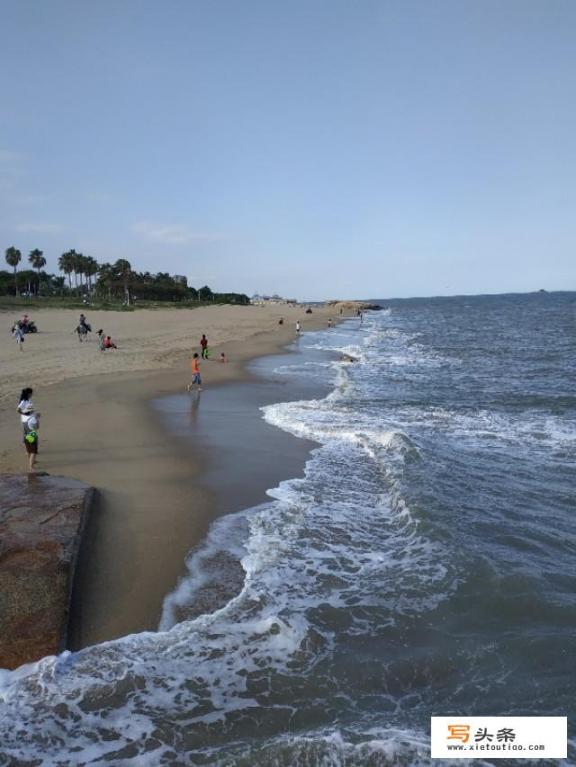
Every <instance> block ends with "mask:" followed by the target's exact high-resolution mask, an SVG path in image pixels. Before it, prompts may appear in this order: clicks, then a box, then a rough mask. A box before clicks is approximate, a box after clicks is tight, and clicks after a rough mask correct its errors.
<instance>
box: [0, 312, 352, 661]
mask: <svg viewBox="0 0 576 767" xmlns="http://www.w3.org/2000/svg"><path fill="white" fill-rule="evenodd" d="M86 313H87V315H88V320H89V321H90V322H91V324H92V328H93V329H94V330H96V329H97V328H99V327H103V328H104V330H105V331H106V332H107V333H110V335H111V336H112V338H113V339H114V340H115V341H116V343H117V344H118V346H119V348H118V349H117V350H110V351H106V352H104V353H101V352H99V351H98V346H97V342H96V339H95V334H92V337H91V340H90V341H88V342H86V343H82V344H81V343H79V342H78V340H77V338H76V335H75V334H74V333H73V330H74V327H75V325H76V323H77V317H78V312H76V311H72V310H45V311H39V312H37V313H35V314H34V316H33V319H34V320H35V321H36V323H37V325H38V327H39V330H40V332H39V333H38V334H35V335H29V336H27V337H26V341H25V344H24V347H25V348H24V351H23V352H19V351H18V350H17V348H16V344H15V342H14V340H13V339H12V337H11V336H10V334H9V333H5V334H3V335H2V336H1V338H0V365H1V366H2V371H3V375H2V378H1V381H0V413H1V415H2V418H1V420H0V446H1V451H0V470H2V471H8V472H19V471H25V469H26V459H25V453H24V450H23V448H22V445H21V440H20V424H19V419H18V416H17V414H16V412H15V409H16V404H17V400H18V395H19V393H20V390H21V389H22V388H23V387H24V386H32V387H33V388H34V401H35V404H36V407H37V408H38V410H40V411H41V413H42V424H41V432H40V434H41V436H40V439H41V442H40V445H41V448H40V455H39V460H38V465H37V468H38V470H39V471H47V472H49V473H50V474H62V475H66V476H70V477H74V478H78V479H81V480H83V481H84V482H87V483H89V484H91V485H92V486H94V487H95V488H97V490H98V498H99V500H98V503H97V506H96V509H95V511H94V514H93V515H92V519H91V521H90V523H89V526H88V529H87V531H86V537H85V542H84V546H83V549H82V552H81V557H80V563H79V573H78V581H77V589H76V594H75V599H74V612H73V621H72V635H71V642H72V646H73V647H80V646H86V645H88V644H93V643H95V642H99V641H103V640H106V639H111V638H114V637H117V636H121V635H123V634H126V633H131V632H135V631H142V630H154V629H156V628H157V625H158V620H159V616H160V610H161V605H162V600H163V598H164V596H165V595H166V594H167V593H168V592H169V591H170V590H171V589H172V588H173V587H174V585H175V584H176V582H177V580H178V578H179V576H180V575H181V574H182V572H183V566H184V558H185V556H186V553H187V552H188V551H189V550H190V549H191V548H192V547H193V546H194V545H196V544H197V543H198V542H199V540H201V538H202V537H203V535H204V534H205V532H206V530H207V528H208V526H209V524H210V521H211V519H212V518H213V514H214V510H213V499H212V498H211V496H210V492H208V491H207V490H206V489H203V488H201V487H199V486H198V485H197V483H196V482H195V478H197V475H198V472H199V471H201V470H202V465H201V464H202V458H201V455H200V452H199V451H197V454H195V453H194V451H191V450H190V449H183V446H182V444H181V443H179V441H178V440H177V439H175V438H173V437H171V436H170V435H169V434H168V433H167V432H166V430H165V428H164V427H163V425H162V423H161V422H160V419H159V417H158V415H157V414H156V413H155V412H154V411H153V409H152V408H151V406H150V400H152V399H153V398H156V397H158V396H162V395H163V394H171V393H174V392H177V391H182V390H183V389H184V388H185V386H186V384H187V382H188V380H189V378H190V375H189V370H190V369H189V359H190V357H191V354H192V353H193V352H194V351H195V350H198V343H199V339H200V336H201V334H202V333H206V334H207V336H208V339H209V341H210V347H211V351H212V359H211V360H209V361H206V362H204V363H203V367H202V374H203V378H204V384H205V386H206V387H212V386H215V385H217V384H220V383H223V382H225V381H232V380H235V379H237V380H239V379H242V378H244V379H246V378H247V377H248V376H247V374H246V372H245V370H244V366H245V364H246V363H247V362H248V361H249V360H251V359H253V358H254V357H257V356H260V355H266V354H271V353H274V352H276V351H278V350H280V349H281V348H282V347H283V346H285V345H286V344H287V343H288V342H289V341H290V340H291V339H292V338H293V337H294V336H295V335H296V330H295V323H296V320H299V321H300V322H301V324H302V329H303V330H304V331H305V330H307V329H312V328H315V327H324V326H325V325H326V323H327V318H328V317H332V318H333V319H336V317H338V315H339V310H338V309H337V308H336V309H335V308H334V307H330V308H318V309H315V310H314V314H312V315H306V314H305V313H304V310H303V309H302V308H291V307H287V306H280V305H278V306H266V307H232V306H215V307H209V308H201V309H194V310H176V309H169V310H166V309H159V310H147V311H135V312H90V311H87V312H86ZM347 313H348V314H351V313H352V312H351V311H349V312H347ZM2 316H3V318H4V320H5V325H6V326H7V327H9V326H10V323H11V321H12V320H13V317H12V315H11V314H7V313H3V314H2ZM281 316H282V317H284V320H285V323H284V325H282V326H280V325H278V320H279V318H280V317H281ZM221 351H224V352H225V353H226V355H227V358H228V360H229V362H228V363H227V364H221V363H220V362H219V361H218V357H219V354H220V352H221Z"/></svg>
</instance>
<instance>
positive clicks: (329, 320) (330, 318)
mask: <svg viewBox="0 0 576 767" xmlns="http://www.w3.org/2000/svg"><path fill="white" fill-rule="evenodd" d="M328 327H329V328H331V327H332V317H329V318H328Z"/></svg>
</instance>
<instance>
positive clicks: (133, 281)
mask: <svg viewBox="0 0 576 767" xmlns="http://www.w3.org/2000/svg"><path fill="white" fill-rule="evenodd" d="M5 259H6V263H7V264H8V266H11V267H12V270H13V274H12V275H10V273H9V272H7V271H0V295H14V296H19V295H21V294H22V293H24V294H25V295H27V296H31V295H34V296H41V295H51V296H58V295H60V296H79V297H85V298H93V297H96V298H99V299H102V300H105V301H109V302H111V303H112V302H115V301H121V302H122V303H123V304H125V305H127V306H129V305H130V304H131V303H132V302H133V301H138V300H145V301H150V300H151V301H203V302H206V301H213V302H215V303H234V304H249V303H250V299H249V298H248V296H247V295H245V294H244V293H214V292H213V291H212V290H211V289H210V288H209V287H208V286H207V285H204V287H202V288H199V289H196V288H194V287H192V286H190V285H188V280H187V279H186V277H184V276H180V275H170V274H168V272H157V273H156V274H151V273H150V272H138V271H135V270H134V269H132V265H131V264H130V262H129V261H127V260H126V259H123V258H120V259H118V260H117V261H115V262H114V263H113V264H109V263H103V264H99V263H98V262H97V261H96V259H95V258H93V257H92V256H85V255H83V254H82V253H77V252H76V250H74V249H72V250H68V251H66V253H62V255H61V256H60V257H59V259H58V268H59V269H60V271H61V272H62V273H63V275H64V276H63V277H60V276H56V275H53V274H47V273H46V272H45V271H43V269H44V267H45V266H46V259H45V258H44V254H43V252H42V251H41V250H39V249H37V248H35V249H34V250H32V251H30V253H29V255H28V262H29V263H30V265H31V267H32V269H28V270H21V271H20V272H19V271H18V266H19V264H20V263H21V261H22V254H21V252H20V251H19V250H18V249H17V248H15V247H14V246H12V247H10V248H7V250H6V254H5ZM72 279H74V282H73V281H72ZM66 283H67V284H66Z"/></svg>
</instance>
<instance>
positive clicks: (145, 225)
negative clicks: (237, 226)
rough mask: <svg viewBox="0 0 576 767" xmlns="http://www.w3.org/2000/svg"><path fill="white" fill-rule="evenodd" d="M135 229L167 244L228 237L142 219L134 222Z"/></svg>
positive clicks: (140, 233) (209, 240)
mask: <svg viewBox="0 0 576 767" xmlns="http://www.w3.org/2000/svg"><path fill="white" fill-rule="evenodd" d="M132 229H133V231H134V232H135V233H136V234H138V235H139V236H141V237H144V238H145V239H147V240H152V241H154V242H162V243H164V244H166V245H189V244H191V243H195V242H196V243H210V242H220V241H222V240H225V239H227V237H226V235H223V234H218V233H208V232H193V231H191V230H190V229H188V228H186V227H185V226H170V225H161V224H152V223H150V222H149V221H140V222H138V223H137V224H134V226H133V227H132Z"/></svg>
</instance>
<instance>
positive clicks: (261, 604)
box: [0, 293, 576, 767]
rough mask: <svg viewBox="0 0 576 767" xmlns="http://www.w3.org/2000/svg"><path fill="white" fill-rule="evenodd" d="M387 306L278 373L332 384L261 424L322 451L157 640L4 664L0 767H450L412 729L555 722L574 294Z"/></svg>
mask: <svg viewBox="0 0 576 767" xmlns="http://www.w3.org/2000/svg"><path fill="white" fill-rule="evenodd" d="M386 306H387V308H386V309H385V310H384V311H382V312H372V313H368V314H367V315H365V318H364V322H363V324H362V325H361V324H360V323H359V321H358V320H357V319H352V320H347V321H345V322H343V323H342V324H341V325H339V326H338V327H337V328H333V329H332V330H324V331H321V332H316V333H308V334H304V335H303V336H302V337H301V338H300V339H299V341H298V345H299V346H300V348H301V349H302V347H305V354H298V353H296V354H293V355H292V356H291V357H289V358H285V357H284V358H282V361H281V363H279V364H277V365H276V366H275V367H274V371H273V373H274V375H275V376H278V377H282V378H283V379H285V380H286V382H287V384H288V386H289V385H290V382H291V381H294V382H296V381H301V380H302V379H310V380H312V379H314V380H316V381H318V382H319V383H320V384H321V385H322V387H326V386H329V394H328V395H327V396H324V397H321V398H319V399H305V400H300V401H291V402H279V403H276V404H270V405H267V406H265V407H264V408H263V410H262V414H261V417H262V418H264V419H266V421H267V422H268V423H270V424H272V425H274V426H275V427H277V428H279V429H282V430H284V431H287V432H289V433H291V434H293V435H295V436H296V437H300V438H306V439H312V440H314V441H315V442H316V443H317V445H318V446H317V447H316V448H315V449H314V450H313V451H312V453H311V454H310V456H309V459H308V461H307V463H306V469H305V474H304V476H303V477H299V478H297V479H290V478H286V480H285V481H283V482H281V483H280V484H279V485H278V486H277V487H274V488H271V489H270V490H269V491H268V496H269V500H268V501H266V502H265V503H263V504H261V505H259V506H256V507H253V508H249V509H243V510H241V511H239V512H237V513H234V514H229V515H227V516H224V517H222V518H220V519H219V520H217V521H216V522H215V523H214V525H213V527H212V529H211V531H210V533H209V536H208V538H207V539H206V541H205V542H204V544H203V545H202V546H201V547H200V548H199V549H198V550H196V551H195V552H193V553H192V554H191V555H190V557H189V559H188V562H187V567H188V576H187V577H186V578H184V579H183V580H182V582H181V583H180V585H179V587H178V588H177V589H176V591H175V592H174V593H172V594H170V595H168V596H167V599H166V601H165V606H164V613H163V616H162V623H161V630H160V631H159V632H158V633H146V634H139V635H133V636H130V637H126V638H124V639H120V640H116V641H114V642H109V643H106V644H103V645H98V646H95V647H92V648H88V649H86V650H84V651H82V652H79V653H75V654H70V653H64V654H62V655H61V656H59V657H57V658H47V659H45V660H43V661H41V662H40V663H38V664H34V665H31V666H28V667H22V668H21V669H19V670H17V671H15V672H11V673H9V672H0V700H1V701H2V709H1V711H0V765H69V764H71V765H84V764H103V765H105V764H113V765H132V764H136V765H222V766H227V765H230V766H232V765H238V767H243V766H244V765H245V766H246V767H249V766H250V767H251V766H252V765H270V766H274V767H292V766H296V767H298V766H300V765H302V767H340V766H341V765H342V766H346V767H352V766H353V765H358V766H361V767H365V766H366V767H380V766H384V765H406V766H408V765H414V766H416V765H418V766H420V765H434V764H439V763H443V764H450V762H449V761H447V760H443V761H442V762H441V761H440V760H431V759H430V758H429V744H428V732H429V721H430V716H431V715H449V714H452V715H482V714H486V715H488V714H492V715H506V714H510V715H512V714H514V715H539V714H542V715H544V714H546V715H568V717H569V723H570V719H572V720H573V717H574V714H575V713H576V710H575V709H576V703H575V696H574V691H575V690H576V662H575V661H576V642H575V634H576V599H575V594H576V535H575V533H576V519H575V513H576V482H575V480H574V469H575V462H576V393H575V391H574V387H575V382H576V294H569V293H566V294H534V295H525V296H497V297H486V296H484V297H472V298H471V297H466V298H450V299H419V300H416V299H414V300H405V301H390V302H386ZM342 352H346V353H347V354H351V355H353V356H354V357H355V358H356V359H357V361H356V362H354V363H346V362H342V361H340V359H339V357H340V355H341V353H342ZM265 364H268V365H270V364H272V365H275V363H274V361H272V362H271V363H265ZM272 460H273V457H272ZM569 729H570V724H569ZM569 757H570V758H569V760H568V762H564V763H565V764H566V763H569V764H575V763H576V749H575V748H574V745H573V743H572V742H571V744H570V747H569ZM475 763H476V764H481V762H479V761H476V762H475ZM512 763H516V762H511V764H512ZM524 763H529V762H528V760H526V761H525V762H524ZM534 763H535V764H539V765H542V764H545V762H544V760H539V761H536V762H534ZM550 763H551V764H552V763H555V762H550ZM454 764H461V762H460V761H455V762H454ZM496 764H501V765H504V764H506V761H505V760H499V761H498V762H496Z"/></svg>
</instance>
